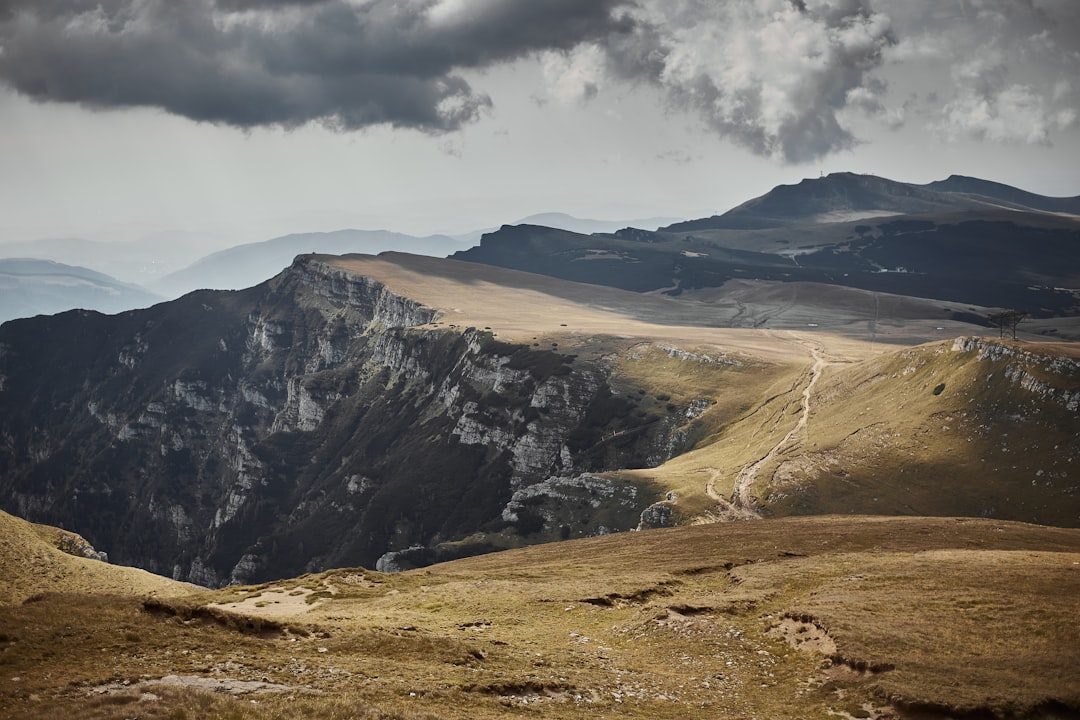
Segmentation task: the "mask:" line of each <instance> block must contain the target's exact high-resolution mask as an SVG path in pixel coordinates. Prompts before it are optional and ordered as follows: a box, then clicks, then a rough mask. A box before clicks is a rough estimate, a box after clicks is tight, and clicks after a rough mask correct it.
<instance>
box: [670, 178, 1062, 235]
mask: <svg viewBox="0 0 1080 720" xmlns="http://www.w3.org/2000/svg"><path fill="white" fill-rule="evenodd" d="M1000 208H1008V209H1011V210H1018V211H1032V210H1036V211H1041V212H1053V213H1068V214H1072V215H1077V214H1080V196H1078V197H1072V198H1049V197H1045V196H1042V195H1037V194H1035V193H1029V192H1026V191H1023V190H1019V189H1018V188H1014V187H1010V186H1008V185H1004V184H1002V183H995V182H990V181H987V180H980V179H979V178H971V177H964V176H960V175H953V176H951V177H949V178H947V179H945V180H940V181H937V182H932V183H927V184H926V185H914V184H911V183H904V182H897V181H895V180H889V179H888V178H882V177H877V176H875V175H857V174H855V173H849V172H844V173H831V174H830V175H828V176H825V177H821V178H813V179H806V180H803V181H801V182H800V183H798V184H796V185H778V186H777V187H775V188H773V189H772V190H770V191H769V192H767V193H766V194H764V195H762V196H760V197H757V198H754V199H752V200H748V201H746V202H745V203H743V204H741V205H739V206H738V207H735V208H733V209H731V210H729V211H727V212H726V213H723V214H722V215H715V216H713V217H710V218H701V219H698V220H688V221H686V222H681V223H675V224H673V225H669V226H667V227H666V228H662V230H665V231H669V232H693V231H697V230H710V229H731V230H750V229H756V228H770V227H780V226H785V225H807V224H812V223H828V222H845V221H852V220H862V219H867V218H874V217H882V216H894V215H923V214H931V213H943V212H957V211H967V210H988V209H1000Z"/></svg>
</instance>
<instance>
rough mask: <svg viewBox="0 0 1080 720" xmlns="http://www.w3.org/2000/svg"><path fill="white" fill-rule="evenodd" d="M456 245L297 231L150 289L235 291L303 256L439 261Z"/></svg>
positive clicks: (206, 262) (224, 254)
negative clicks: (386, 254) (389, 255)
mask: <svg viewBox="0 0 1080 720" xmlns="http://www.w3.org/2000/svg"><path fill="white" fill-rule="evenodd" d="M458 247H460V245H459V244H458V241H456V240H454V239H453V238H450V237H447V236H445V235H431V236H428V237H413V236H411V235H402V234H400V233H394V232H387V231H385V230H337V231H334V232H317V233H298V234H294V235H284V236H282V237H277V238H274V239H272V240H266V241H263V242H257V243H248V244H246V245H237V246H235V247H231V248H228V249H226V250H221V251H220V252H216V253H213V254H211V255H207V256H206V257H204V258H202V259H200V260H198V261H196V262H195V263H193V264H192V265H190V266H189V267H186V268H184V269H183V270H178V271H176V272H173V273H170V274H169V275H167V276H165V277H163V278H161V279H160V280H158V281H157V282H156V283H154V285H153V287H154V289H155V290H156V291H158V292H160V293H162V294H164V295H168V296H170V297H179V296H180V295H183V294H184V293H187V292H190V291H192V290H201V289H214V290H239V289H241V288H246V287H251V286H252V285H258V284H259V283H261V282H263V281H264V280H267V279H269V278H271V277H273V276H274V275H277V274H278V273H279V272H281V271H282V270H283V269H284V268H286V267H288V266H289V264H290V263H291V262H292V260H293V258H294V257H296V256H297V255H302V254H305V253H325V254H329V255H344V254H348V253H368V254H376V253H380V252H383V251H389V250H396V251H399V252H408V253H413V254H417V255H435V256H440V257H442V256H445V255H448V254H450V253H451V252H453V251H454V250H455V249H456V248H458Z"/></svg>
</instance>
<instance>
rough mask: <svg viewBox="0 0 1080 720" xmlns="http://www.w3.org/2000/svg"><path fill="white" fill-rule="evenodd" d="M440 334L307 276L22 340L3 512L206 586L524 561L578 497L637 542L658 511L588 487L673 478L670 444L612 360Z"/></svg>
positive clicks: (311, 264)
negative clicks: (499, 539) (650, 470)
mask: <svg viewBox="0 0 1080 720" xmlns="http://www.w3.org/2000/svg"><path fill="white" fill-rule="evenodd" d="M436 316H437V313H436V312H435V311H434V310H433V309H431V308H428V307H424V306H422V305H420V304H418V303H416V302H414V301H412V300H410V299H408V298H404V297H400V296H398V295H395V294H394V293H392V292H390V291H389V290H388V289H387V288H386V287H385V286H383V285H381V284H380V283H378V282H376V281H375V280H373V279H371V278H367V277H360V276H356V275H353V274H350V273H348V272H346V271H344V270H341V269H339V268H337V267H335V266H333V265H332V264H330V263H329V262H327V261H325V260H323V259H321V258H319V257H317V256H300V257H298V258H297V259H296V261H295V262H294V264H293V265H292V267H290V268H289V269H287V270H286V271H285V272H284V273H282V274H281V275H279V276H278V277H276V278H274V279H272V280H270V281H268V282H267V283H264V284H262V285H259V286H256V287H254V288H250V289H248V290H243V291H214V292H211V291H200V292H196V293H192V294H190V295H187V296H185V297H183V298H181V299H179V300H176V301H174V302H171V303H165V304H162V305H158V306H155V307H153V308H150V309H147V310H140V311H132V312H127V313H123V314H121V315H116V316H103V315H99V314H96V313H88V312H83V311H74V312H69V313H64V314H62V315H57V316H52V317H40V318H34V319H27V320H19V321H14V322H11V323H7V324H5V325H3V326H2V327H0V497H2V498H3V507H4V509H6V510H8V511H11V512H14V513H17V514H19V515H22V516H24V517H27V518H29V519H32V520H34V521H39V522H48V523H50V524H54V525H59V526H62V527H65V528H68V529H70V530H73V531H76V532H79V533H80V534H82V535H84V536H86V537H87V538H88V539H90V540H91V541H92V542H93V543H94V545H95V546H96V547H99V548H103V549H105V550H107V552H108V553H109V557H110V558H112V559H113V560H114V561H115V562H119V563H122V564H130V565H137V566H140V567H143V568H146V569H149V570H151V571H154V572H158V573H161V574H164V575H169V576H172V577H173V578H176V579H182V580H189V581H192V582H196V583H200V584H204V585H221V584H225V583H230V582H254V581H261V580H265V579H269V578H272V577H280V576H286V575H296V574H300V573H303V572H306V571H313V570H320V569H324V568H326V567H330V566H345V565H357V564H359V565H366V566H368V567H374V566H375V564H376V563H377V562H378V561H379V559H380V558H383V557H384V556H385V557H388V558H391V559H392V558H393V557H396V556H395V555H394V554H395V553H401V552H403V551H409V550H410V549H412V551H413V552H412V553H411V555H410V559H409V560H408V562H404V561H403V562H402V563H398V565H397V566H408V565H410V564H412V565H415V564H417V563H419V562H423V561H424V560H423V557H419V556H418V555H417V553H416V552H415V551H416V550H417V549H420V550H423V549H425V548H432V547H436V546H440V545H445V544H446V543H453V542H455V541H463V540H464V539H467V538H469V537H472V536H475V534H476V533H481V535H484V534H486V535H485V536H491V535H493V534H499V533H501V534H502V535H504V536H507V535H509V536H513V537H515V538H516V539H515V540H514V541H513V543H515V544H521V543H524V542H528V537H529V536H530V535H531V534H535V533H537V532H540V531H547V532H558V531H559V528H555V529H554V530H553V529H552V528H551V527H548V526H547V525H545V523H548V525H550V523H551V522H553V521H554V520H553V518H556V514H552V513H550V512H549V513H548V514H547V515H545V514H544V513H543V512H538V510H539V509H542V508H541V505H544V504H545V503H546V504H551V503H553V502H557V501H559V500H560V499H562V500H565V499H566V498H568V497H571V496H574V497H576V496H577V495H580V494H581V493H585V495H587V496H588V497H589V498H590V499H589V501H588V502H585V503H584V506H583V508H584V509H575V514H574V517H575V518H576V520H575V522H578V523H580V524H581V527H584V528H591V531H594V532H600V531H601V527H602V529H603V531H608V530H611V529H632V528H633V527H635V526H636V525H637V523H638V520H639V517H640V513H641V511H642V510H643V509H644V508H645V507H647V506H648V505H650V504H651V503H652V502H653V501H654V500H655V499H656V498H653V497H648V496H647V493H642V492H639V491H638V490H637V489H636V488H634V487H630V486H617V485H615V484H613V483H611V482H609V481H601V480H597V479H590V478H592V476H590V475H588V474H587V473H590V472H593V471H600V470H604V469H609V468H611V467H615V466H622V467H633V466H643V465H645V464H647V463H656V462H658V461H662V460H664V459H666V458H667V457H669V456H670V454H671V453H672V452H674V451H675V450H676V448H675V446H674V445H673V444H672V442H671V435H670V433H671V428H669V427H666V426H665V425H664V423H657V422H656V420H657V419H658V418H657V417H654V416H652V415H650V414H648V413H647V412H644V411H642V410H641V409H640V408H637V406H636V405H635V399H634V398H633V397H630V396H618V395H616V394H614V393H613V391H612V389H611V386H610V384H609V383H608V378H609V376H610V372H611V371H610V369H609V368H607V367H605V366H604V365H603V364H602V363H600V362H585V361H582V360H578V359H575V358H574V357H572V356H567V355H561V354H559V353H557V352H554V351H549V350H540V349H536V348H530V347H524V346H517V345H512V344H508V343H504V342H501V341H498V340H497V339H496V338H494V337H493V336H492V335H491V334H490V333H486V332H483V331H478V330H475V329H466V330H456V329H449V328H444V327H435V326H434V325H432V323H433V321H434V320H436V319H437V317H436ZM420 326H424V327H420ZM629 430H639V431H637V432H628V431H629ZM616 464H617V465H616ZM549 490H550V492H547V491H549ZM605 499H607V500H611V502H610V503H604V502H601V501H602V500H605ZM612 503H614V504H615V505H617V506H618V507H619V508H622V509H621V510H619V511H618V512H612V511H611V509H610V507H608V506H609V505H611V504H612ZM601 505H603V506H604V507H603V508H601ZM526 506H527V507H528V509H529V511H528V512H525V511H524V510H523V509H521V508H525V507H526ZM601 509H602V510H603V513H604V521H605V523H607V524H605V525H603V526H601V525H599V524H598V521H596V518H595V517H594V515H596V516H598V513H599V512H600V510H601ZM559 517H560V518H562V517H563V516H562V515H559ZM612 518H614V519H615V520H614V521H613V520H612ZM559 522H560V523H565V522H566V521H565V519H560V520H559ZM613 522H614V525H615V526H614V527H613V526H612V523H613ZM485 543H486V541H485V542H478V543H473V544H470V543H469V542H464V543H463V544H462V543H459V544H457V545H455V546H454V547H455V550H454V552H458V553H461V554H468V553H470V552H477V551H482V550H486V549H491V547H490V545H488V544H485ZM421 555H422V553H421ZM418 557H419V559H418ZM439 557H442V556H439ZM431 559H434V557H432V558H431ZM382 564H383V565H384V566H391V565H392V564H393V563H392V562H391V560H389V559H388V560H384V562H383V563H382Z"/></svg>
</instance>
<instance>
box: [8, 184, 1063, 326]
mask: <svg viewBox="0 0 1080 720" xmlns="http://www.w3.org/2000/svg"><path fill="white" fill-rule="evenodd" d="M1078 214H1080V199H1078V198H1077V197H1073V198H1047V197H1044V196H1039V195H1035V194H1032V193H1028V192H1025V191H1023V190H1019V189H1016V188H1012V187H1009V186H1007V185H1003V184H1000V183H995V182H990V181H985V180H980V179H977V178H968V177H963V176H956V175H954V176H951V177H949V178H947V179H945V180H942V181H937V182H933V183H928V184H925V185H914V184H910V183H901V182H895V181H892V180H888V179H885V178H879V177H875V176H869V175H853V174H851V173H836V174H832V175H829V176H827V177H823V178H817V179H812V180H803V181H802V182H800V183H798V184H797V185H782V186H778V187H777V188H775V189H774V190H772V191H771V192H769V193H767V194H765V195H763V196H761V197H758V198H755V199H752V200H749V201H747V202H745V203H743V204H742V205H740V206H738V207H736V208H733V209H732V210H730V211H728V212H726V213H724V214H722V215H718V216H713V217H710V218H701V219H697V220H690V221H685V222H673V223H669V224H666V225H665V226H663V227H658V226H659V225H660V224H661V223H664V222H666V221H668V220H670V219H664V218H650V219H645V220H640V221H628V222H626V223H623V222H610V221H597V220H583V219H579V218H573V217H570V216H567V215H563V214H559V213H547V214H542V215H536V216H530V217H529V218H525V219H524V220H522V221H520V222H519V223H518V224H517V225H516V226H504V227H507V228H509V227H518V228H519V229H518V230H509V229H505V230H493V231H492V232H488V233H486V234H485V233H482V232H477V233H469V234H465V235H460V236H455V237H449V236H443V235H435V236H430V237H426V238H417V237H412V236H408V235H402V234H399V233H393V232H387V231H363V230H341V231H336V232H329V233H302V234H294V235H288V236H283V237H279V238H275V239H272V240H268V241H265V242H259V243H250V244H247V245H241V246H235V247H232V248H229V249H226V250H222V251H218V252H215V253H212V254H210V255H207V256H205V257H202V258H201V259H199V260H197V261H196V262H194V263H192V264H191V265H189V266H188V267H185V268H183V269H179V270H174V271H173V272H169V273H167V274H163V273H162V270H163V269H164V268H167V267H169V264H170V263H175V258H179V257H180V255H178V254H177V253H178V252H179V249H180V248H181V247H183V246H184V245H185V241H183V239H182V238H181V239H180V240H179V241H178V242H174V243H167V244H166V246H167V247H168V248H169V249H168V252H167V254H168V255H169V257H173V258H174V259H173V260H171V261H170V260H166V262H164V263H159V264H158V265H156V266H155V265H152V262H151V260H150V258H149V256H148V255H147V254H146V253H147V249H146V248H145V247H142V248H138V247H136V246H132V247H131V248H126V247H125V248H124V253H123V256H122V257H123V260H120V259H118V258H117V257H116V256H115V255H114V253H113V251H115V250H116V249H117V248H115V247H107V246H108V245H109V244H107V243H88V242H85V241H53V242H51V243H43V244H42V245H41V246H40V249H41V250H43V252H42V255H44V256H46V259H53V260H58V261H61V262H70V261H69V260H64V258H65V257H67V256H70V257H71V258H74V259H79V258H82V259H83V261H84V262H87V263H90V262H91V261H92V258H94V257H95V255H100V256H101V258H102V259H101V260H100V261H99V262H97V263H93V266H95V267H98V268H99V269H100V268H101V267H105V266H110V264H111V265H112V266H115V267H118V268H127V270H126V271H124V272H125V273H127V274H126V275H125V277H132V276H134V277H141V278H143V279H144V281H145V282H144V285H146V286H147V287H149V288H150V290H149V291H148V293H147V294H145V295H141V296H140V295H137V294H135V295H126V294H121V295H119V296H118V295H117V294H116V292H113V291H110V292H109V294H107V296H102V299H101V301H100V302H99V301H97V300H95V299H94V297H95V296H93V295H88V294H87V293H86V292H82V293H81V294H71V295H68V296H64V295H62V294H58V293H59V289H60V286H59V285H58V284H57V283H56V282H47V283H46V287H43V288H40V289H36V288H35V289H30V288H29V287H28V283H29V282H31V281H30V280H29V278H28V276H24V277H22V278H21V279H20V285H19V286H20V287H21V288H23V289H25V290H26V292H25V293H23V296H22V297H20V298H19V300H18V301H17V302H16V301H15V300H14V298H13V299H12V300H10V301H7V300H6V297H7V296H6V295H4V296H0V305H3V306H4V310H5V312H4V313H3V317H4V318H12V317H19V316H26V315H31V314H41V313H52V312H58V311H60V310H63V309H69V308H75V307H82V308H85V309H94V310H99V311H103V312H116V311H118V310H120V309H125V308H130V307H139V306H145V305H146V304H148V303H149V302H152V301H153V299H154V296H164V297H178V296H179V295H181V294H183V293H185V292H190V291H191V290H195V289H200V288H215V289H239V288H243V287H250V286H252V285H255V284H257V283H259V282H261V281H263V280H265V279H267V278H269V277H271V276H272V275H274V274H276V273H277V272H279V271H280V270H281V269H283V268H284V267H286V266H288V264H289V263H290V262H291V260H292V258H293V257H295V256H296V255H298V254H302V253H305V252H322V253H329V254H342V253H349V252H360V253H378V252H382V251H384V250H394V251H401V252H411V253H416V254H423V255H433V256H446V255H451V254H453V255H454V256H455V257H459V258H461V259H465V260H472V261H479V262H488V263H494V264H504V265H506V266H507V267H514V268H517V269H523V270H528V271H531V272H542V273H548V274H553V275H555V276H557V277H564V278H567V279H572V280H577V281H582V282H599V283H602V284H614V285H616V286H617V287H623V288H626V289H631V290H635V291H648V290H667V291H681V290H700V289H702V288H712V287H719V286H722V285H723V284H724V283H725V282H728V281H732V280H764V281H781V282H814V283H827V284H834V285H841V286H847V287H853V288H858V289H860V290H864V291H866V290H868V291H874V292H885V293H889V294H891V295H900V296H911V297H919V298H926V299H938V300H947V301H951V302H956V303H961V304H963V303H969V304H972V305H975V306H977V307H976V308H975V309H974V312H981V310H979V308H983V307H994V306H1002V307H1005V306H1007V307H1013V308H1016V309H1020V310H1023V311H1026V312H1029V313H1031V314H1032V315H1034V316H1038V317H1059V316H1072V315H1075V314H1076V313H1075V310H1076V308H1077V307H1078V304H1077V302H1076V296H1075V294H1074V293H1073V292H1072V290H1070V288H1076V287H1080V280H1078V277H1080V273H1078V271H1077V268H1078V266H1080V263H1078V262H1077V260H1076V253H1075V252H1074V247H1075V245H1076V243H1075V237H1076V233H1077V228H1078V222H1080V221H1078V220H1077V217H1078ZM911 222H914V223H915V224H914V225H913V224H911ZM521 226H530V227H535V228H542V229H537V230H522V229H520V227H521ZM630 227H633V228H636V229H634V230H631V229H630ZM556 231H560V232H564V233H572V235H567V234H559V232H556ZM544 235H546V236H548V237H550V238H552V240H551V242H554V243H555V245H556V246H557V249H556V250H554V251H553V252H554V253H555V254H554V255H552V253H551V252H548V251H546V250H544V249H543V247H542V245H543V243H542V242H541V241H540V240H539V238H540V237H541V236H544ZM598 235H610V236H612V237H610V238H608V239H598V238H596V237H595V236H598ZM526 238H528V239H526ZM586 238H588V239H586ZM204 240H205V239H204ZM477 240H479V246H476V247H469V245H468V244H469V243H472V242H475V241H477ZM627 242H629V243H630V244H629V245H627ZM537 243H540V244H539V245H538V244H537ZM646 243H647V244H648V245H649V247H647V248H646V247H645V246H644V244H646ZM694 243H697V245H696V246H694ZM574 244H576V245H577V246H578V247H577V249H576V250H571V249H570V247H571V245H574ZM194 246H195V247H197V246H198V243H195V245H194ZM0 250H6V251H7V252H15V251H18V252H21V253H23V254H24V255H25V253H26V252H27V251H29V250H30V247H28V246H27V244H25V243H24V244H22V245H7V246H0ZM188 252H190V250H189V251H188ZM626 253H631V255H632V256H633V257H635V258H637V259H638V260H641V261H642V262H636V261H627V262H622V263H617V264H614V261H613V259H614V258H618V257H620V254H624V255H625V254H626ZM634 253H636V255H634ZM584 257H588V258H590V259H592V260H599V261H600V262H590V263H586V264H584V265H582V264H580V263H577V261H578V260H580V259H581V258H584ZM629 265H636V267H629ZM976 265H977V266H978V268H977V270H978V272H977V273H976V274H973V273H972V270H973V269H976V268H975V266H976ZM556 266H558V267H556ZM1003 268H1007V269H1008V270H1009V272H1005V273H1004V274H1003V273H1002V272H999V270H1000V269H1003ZM988 273H989V274H988ZM976 277H977V278H978V279H977V280H976V279H975V278H976ZM97 281H98V282H101V281H102V278H100V277H98V280H97ZM110 281H111V280H110ZM43 282H44V280H43ZM8 287H9V288H10V287H11V284H10V282H9V286H8ZM734 287H735V286H731V288H732V289H734ZM9 292H10V290H9ZM127 292H130V288H129V289H128V291H127ZM38 296H41V297H42V298H43V299H42V301H41V303H40V304H39V303H37V301H36V300H35V299H34V298H36V297H38ZM118 298H126V299H125V300H119V299H118ZM1045 329H1050V330H1054V329H1056V330H1058V331H1059V332H1061V331H1063V330H1064V332H1071V330H1070V329H1069V328H1064V329H1062V328H1053V327H1050V326H1047V328H1045Z"/></svg>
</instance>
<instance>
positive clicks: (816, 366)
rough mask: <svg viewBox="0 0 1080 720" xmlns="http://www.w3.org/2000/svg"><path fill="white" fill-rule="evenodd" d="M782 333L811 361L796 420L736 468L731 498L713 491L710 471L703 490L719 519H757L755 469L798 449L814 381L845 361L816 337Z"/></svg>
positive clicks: (714, 475) (714, 477)
mask: <svg viewBox="0 0 1080 720" xmlns="http://www.w3.org/2000/svg"><path fill="white" fill-rule="evenodd" d="M785 335H786V337H787V339H789V340H790V341H791V342H794V343H797V344H798V345H801V346H802V347H803V348H805V349H806V351H807V352H808V353H809V354H810V358H811V360H812V362H811V364H810V367H809V369H808V370H807V373H806V380H805V385H803V389H802V397H801V399H800V405H801V407H800V412H799V420H798V422H796V423H795V425H794V426H793V427H792V428H791V430H789V431H788V432H787V434H786V435H784V437H783V438H781V439H780V442H778V443H776V444H775V445H773V447H772V448H770V449H769V452H768V453H766V454H765V456H764V457H762V458H760V459H759V460H757V461H756V462H753V463H750V464H748V465H745V466H744V467H743V468H742V469H741V470H740V471H739V474H738V475H737V476H736V477H735V484H734V487H733V489H732V492H731V497H730V498H725V497H723V496H721V495H720V494H719V493H718V492H716V488H715V484H716V480H718V479H719V476H720V471H718V470H714V471H713V472H712V475H711V477H710V478H709V481H708V482H707V483H706V485H705V493H706V494H707V495H708V496H709V498H710V499H712V500H714V501H715V502H716V503H717V505H718V506H719V507H718V508H717V510H716V511H715V512H714V513H713V514H712V515H713V516H714V517H715V518H716V519H717V520H719V521H729V520H756V519H760V518H761V514H760V513H759V512H758V511H757V510H756V509H755V507H754V506H755V501H754V498H753V496H752V495H751V494H750V488H751V487H752V486H753V484H754V480H755V479H756V478H757V475H758V472H759V471H760V470H761V468H762V467H764V466H765V465H767V464H768V463H770V462H772V461H773V460H775V459H776V458H777V456H779V455H780V454H782V453H785V452H789V451H791V450H793V449H795V448H797V447H798V445H799V443H800V442H801V441H802V440H803V439H805V438H804V437H801V436H805V433H806V423H807V421H808V420H809V418H810V411H811V410H812V402H813V392H814V385H816V384H817V381H818V379H819V378H820V377H821V374H822V372H823V371H824V370H825V368H826V367H828V366H829V365H833V364H837V363H840V362H847V361H846V360H841V359H839V358H836V357H832V356H830V355H828V354H827V353H826V351H825V347H824V345H822V344H821V343H820V342H819V341H817V340H813V339H810V338H806V337H803V336H800V335H796V334H795V333H792V332H787V333H785ZM785 411H786V408H785Z"/></svg>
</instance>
